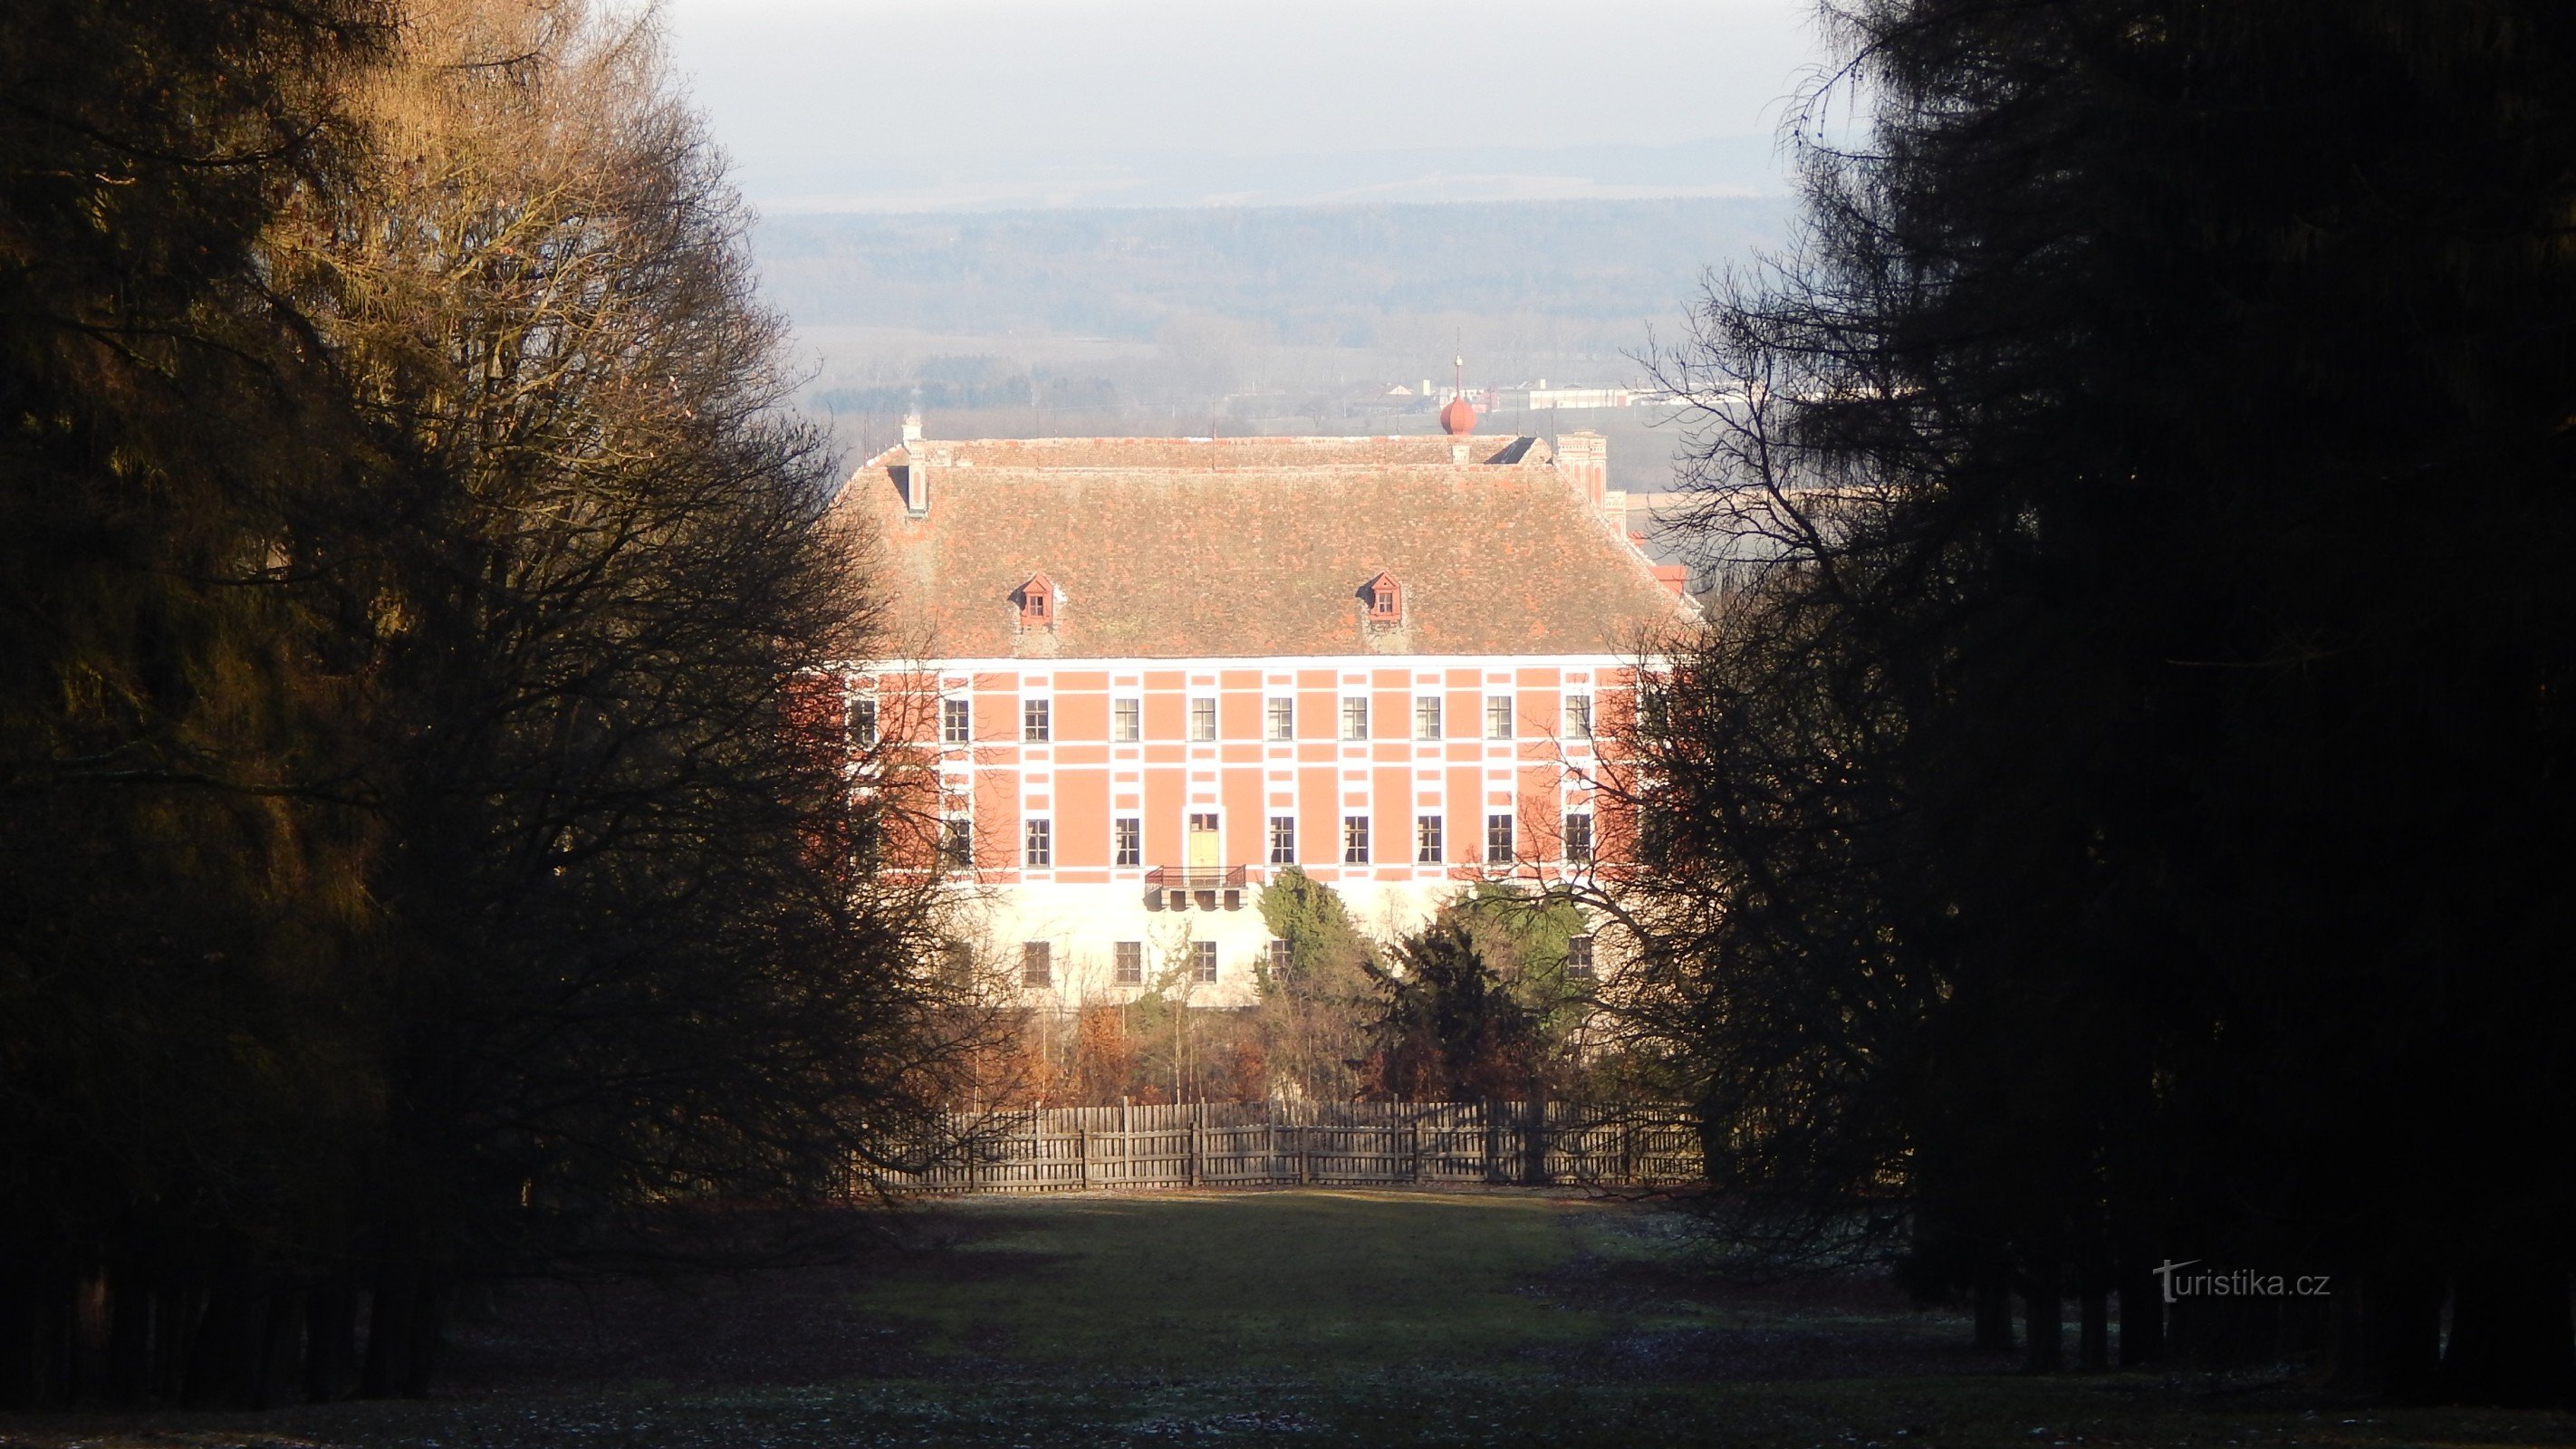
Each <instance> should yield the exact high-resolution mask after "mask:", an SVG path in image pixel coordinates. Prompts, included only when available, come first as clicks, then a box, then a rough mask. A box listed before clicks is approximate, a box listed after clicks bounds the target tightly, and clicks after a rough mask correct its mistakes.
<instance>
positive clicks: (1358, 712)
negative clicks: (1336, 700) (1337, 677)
mask: <svg viewBox="0 0 2576 1449" xmlns="http://www.w3.org/2000/svg"><path fill="white" fill-rule="evenodd" d="M1342 738H1343V739H1346V740H1364V739H1367V738H1368V700H1367V699H1366V698H1364V697H1359V696H1354V697H1352V698H1350V699H1346V700H1343V701H1342Z"/></svg>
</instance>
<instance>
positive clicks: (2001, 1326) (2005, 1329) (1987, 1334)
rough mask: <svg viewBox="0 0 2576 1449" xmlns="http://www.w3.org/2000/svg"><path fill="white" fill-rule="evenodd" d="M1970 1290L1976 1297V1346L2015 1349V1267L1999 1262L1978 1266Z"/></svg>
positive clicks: (2000, 1349) (2005, 1351) (2003, 1351)
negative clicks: (2013, 1280) (2013, 1268)
mask: <svg viewBox="0 0 2576 1449" xmlns="http://www.w3.org/2000/svg"><path fill="white" fill-rule="evenodd" d="M1970 1292H1971V1293H1973V1294H1974V1295H1975V1298H1976V1310H1977V1347H1979V1348H1986V1349H1994V1350H1997V1351H1998V1352H2002V1353H2010V1352H2012V1347H2013V1325H2012V1270H2011V1269H2009V1268H2007V1267H2005V1266H2004V1265H2002V1264H2000V1263H1988V1264H1985V1265H1983V1266H1981V1267H1979V1268H1978V1269H1977V1276H1976V1281H1975V1284H1974V1285H1973V1286H1972V1287H1971V1289H1970Z"/></svg>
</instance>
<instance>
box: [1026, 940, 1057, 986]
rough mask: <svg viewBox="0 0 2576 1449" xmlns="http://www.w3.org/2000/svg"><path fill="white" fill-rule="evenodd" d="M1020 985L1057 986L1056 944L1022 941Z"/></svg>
mask: <svg viewBox="0 0 2576 1449" xmlns="http://www.w3.org/2000/svg"><path fill="white" fill-rule="evenodd" d="M1020 984H1021V985H1022V986H1053V985H1054V984H1055V943H1054V942H1052V941H1022V942H1021V943H1020Z"/></svg>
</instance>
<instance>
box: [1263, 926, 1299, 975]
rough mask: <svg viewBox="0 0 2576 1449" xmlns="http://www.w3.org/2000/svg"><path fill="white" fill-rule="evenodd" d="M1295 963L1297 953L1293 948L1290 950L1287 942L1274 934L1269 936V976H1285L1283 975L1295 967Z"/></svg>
mask: <svg viewBox="0 0 2576 1449" xmlns="http://www.w3.org/2000/svg"><path fill="white" fill-rule="evenodd" d="M1296 965H1297V953H1296V952H1295V951H1293V950H1290V949H1289V947H1288V943H1287V942H1285V941H1282V940H1280V939H1279V938H1278V937H1276V936H1273V937H1271V938H1270V975H1271V977H1272V978H1273V979H1277V978H1279V977H1282V976H1285V975H1287V974H1288V973H1289V972H1290V971H1292V970H1294V969H1295V968H1296Z"/></svg>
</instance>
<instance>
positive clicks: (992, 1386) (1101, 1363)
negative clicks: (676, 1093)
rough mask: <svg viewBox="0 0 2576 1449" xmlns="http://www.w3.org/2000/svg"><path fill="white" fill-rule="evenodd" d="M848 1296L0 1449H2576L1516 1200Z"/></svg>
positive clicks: (559, 1328)
mask: <svg viewBox="0 0 2576 1449" xmlns="http://www.w3.org/2000/svg"><path fill="white" fill-rule="evenodd" d="M909 1236H910V1243H909V1245H908V1246H907V1247H906V1248H904V1249H903V1250H901V1251H889V1252H886V1253H881V1254H876V1255H872V1256H870V1257H869V1258H868V1259H866V1260H865V1261H863V1262H860V1263H857V1264H854V1265H852V1266H850V1267H847V1268H838V1269H833V1270H829V1271H815V1272H807V1273H799V1274H793V1275H781V1276H778V1277H773V1278H767V1279H760V1280H752V1281H732V1280H728V1281H726V1282H723V1283H717V1284H697V1285H693V1286H690V1287H687V1288H681V1289H672V1288H658V1289H641V1288H638V1289H630V1290H626V1291H623V1292H617V1293H610V1294H607V1295H604V1296H602V1295H580V1294H574V1293H571V1292H569V1291H561V1290H536V1289H527V1290H521V1291H519V1292H517V1293H514V1294H510V1295H506V1296H505V1297H504V1298H503V1300H502V1301H501V1302H500V1303H499V1304H497V1305H496V1307H495V1311H494V1312H493V1313H492V1314H490V1315H488V1316H484V1317H481V1318H479V1319H478V1321H476V1322H473V1323H469V1324H467V1325H465V1326H464V1328H463V1329H462V1331H461V1333H460V1342H459V1344H458V1347H457V1349H456V1352H455V1355H454V1360H453V1369H454V1372H453V1373H452V1375H451V1387H450V1388H449V1389H448V1390H447V1391H446V1392H444V1393H443V1394H442V1395H441V1397H439V1398H437V1399H433V1400H431V1401H428V1402H426V1403H408V1404H340V1405H331V1406H327V1407H321V1408H296V1409H286V1410H278V1411H274V1412H271V1413H266V1414H215V1413H186V1414H162V1415H148V1416H132V1415H129V1416H123V1417H118V1418H108V1417H103V1416H57V1417H51V1418H42V1419H20V1420H14V1421H13V1420H0V1444H7V1445H13V1446H14V1445H30V1446H38V1445H40V1446H46V1449H70V1446H73V1445H82V1446H99V1449H115V1446H128V1445H145V1444H153V1445H172V1444H187V1445H219V1444H226V1445H228V1444H240V1445H259V1446H275V1449H285V1446H318V1445H351V1446H360V1445H368V1446H372V1445H419V1446H424V1449H427V1446H438V1449H467V1446H492V1449H522V1446H540V1445H543V1446H554V1445H562V1446H607V1445H708V1446H715V1445H725V1446H734V1445H740V1446H746V1449H790V1446H806V1445H816V1446H820V1445H854V1446H856V1445H889V1446H892V1445H952V1444H953V1445H969V1446H987V1445H990V1446H1006V1445H1031V1446H1041V1445H1043V1446H1053V1445H1081V1446H1093V1445H1100V1446H1109V1445H1117V1446H1131V1445H1179V1444H1301V1445H1318V1446H1321V1445H1396V1444H1444V1445H1475V1444H1507V1445H1549V1446H1566V1445H1590V1444H1604V1445H1608V1444H1618V1445H1630V1446H1634V1445H1687V1444H1725V1445H1746V1446H1792V1445H1800V1446H1804V1445H1873V1444H1874V1445H1886V1446H1911V1445H1916V1444H1943V1445H2002V1444H2013V1445H2019V1446H2031V1445H2052V1446H2054V1445H2106V1444H2109V1445H2127V1444H2137V1445H2167V1444H2203V1445H2213V1446H2216V1445H2256V1444H2261V1445H2274V1444H2317V1445H2350V1446H2362V1445H2370V1446H2380V1445H2407V1444H2425V1445H2431V1444H2440V1445H2511V1444H2571V1443H2576V1421H2571V1420H2570V1418H2569V1417H2568V1416H2565V1415H2554V1414H2529V1413H2525V1414H2463V1413H2459V1412H2437V1411H2405V1412H2388V1411H2375V1410H2374V1411H2358V1410H2338V1409H2335V1408H2333V1407H2331V1406H2329V1405H2326V1404H2324V1403H2322V1402H2321V1401H2319V1400H2318V1399H2317V1398H2316V1396H2315V1395H2314V1394H2313V1393H2311V1392H2309V1391H2308V1390H2306V1389H2304V1388H2303V1387H2302V1386H2301V1385H2300V1384H2299V1383H2298V1382H2296V1380H2295V1379H2294V1378H2292V1377H2288V1376H2283V1375H2274V1376H2270V1377H2262V1376H2257V1377H2251V1378H2235V1379H2229V1380H2226V1381H2217V1380H2211V1379H2207V1378H2202V1377H2195V1376H2187V1375H2184V1376H2161V1375H2142V1374H2115V1375H2100V1376H2090V1377H2082V1376H2064V1377H2058V1378H2052V1379H2045V1380H2037V1379H2027V1378H2022V1377H2019V1376H2016V1375H2014V1374H2012V1373H2011V1372H2009V1370H2010V1368H2011V1364H2010V1363H2009V1361H1998V1360H1997V1359H1996V1358H1994V1357H1992V1356H1981V1355H1978V1354H1976V1353H1974V1352H1972V1351H1970V1350H1968V1349H1966V1348H1965V1347H1964V1346H1963V1345H1964V1344H1965V1342H1966V1338H1967V1333H1966V1327H1965V1325H1964V1324H1963V1323H1962V1322H1961V1321H1959V1320H1958V1319H1957V1318H1956V1317H1954V1316H1951V1315H1947V1314H1937V1313H1934V1314H1926V1313H1921V1312H1917V1311H1915V1310H1912V1309H1909V1308H1907V1307H1906V1306H1905V1305H1903V1304H1902V1303H1900V1302H1898V1301H1896V1300H1895V1299H1893V1298H1892V1297H1891V1296H1889V1295H1888V1294H1887V1293H1886V1291H1885V1290H1884V1289H1882V1288H1880V1287H1878V1286H1876V1285H1872V1284H1867V1283H1840V1284H1808V1285H1803V1286H1799V1287H1796V1288H1778V1289H1767V1290H1751V1289H1746V1288H1742V1287H1738V1286H1729V1285H1726V1284H1724V1283H1721V1282H1718V1281H1716V1280H1713V1279H1711V1278H1709V1277H1707V1276H1705V1275H1703V1274H1701V1273H1699V1272H1696V1271H1695V1270H1694V1268H1693V1266H1692V1259H1691V1257H1690V1254H1689V1253H1688V1238H1687V1235H1686V1234H1685V1233H1684V1232H1683V1231H1681V1224H1680V1223H1679V1221H1678V1220H1677V1219H1676V1218H1674V1217H1673V1216H1672V1215H1670V1214H1668V1213H1665V1212H1662V1211H1660V1210H1658V1209H1655V1208H1652V1207H1644V1206H1636V1205H1627V1204H1610V1203H1599V1202H1582V1201H1571V1200H1563V1199H1552V1198H1547V1197H1542V1196H1536V1195H1517V1194H1499V1193H1498V1194H1491V1195H1483V1194H1477V1195H1466V1194H1440V1195H1434V1194H1408V1193H1392V1192H1382V1193H1363V1192H1321V1191H1316V1192H1277V1193H1232V1194H1214V1193H1210V1194H1191V1195H1182V1194H1172V1195H1162V1196H1150V1197H1130V1198H1107V1197H1082V1198H1060V1199H1053V1200H1045V1201H1033V1200H1026V1199H1019V1200H1004V1199H985V1200H977V1201H972V1202H966V1203H959V1204H952V1205H947V1206H943V1207H940V1208H938V1209H935V1210H933V1211H930V1212H926V1213H923V1214H919V1215H917V1216H916V1217H915V1218H914V1219H913V1221H912V1222H911V1224H910V1234H909Z"/></svg>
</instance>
